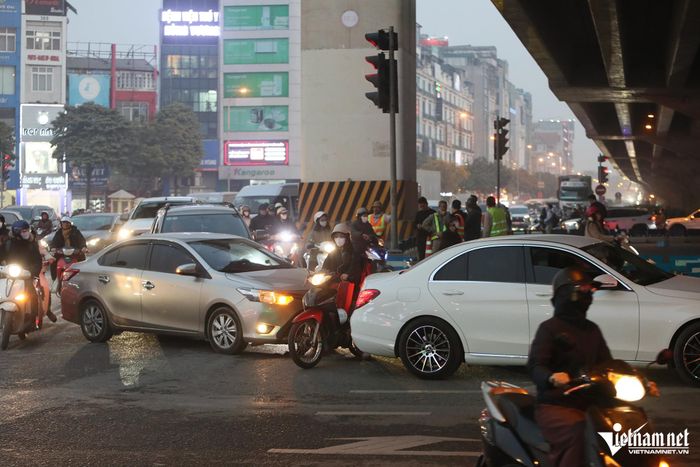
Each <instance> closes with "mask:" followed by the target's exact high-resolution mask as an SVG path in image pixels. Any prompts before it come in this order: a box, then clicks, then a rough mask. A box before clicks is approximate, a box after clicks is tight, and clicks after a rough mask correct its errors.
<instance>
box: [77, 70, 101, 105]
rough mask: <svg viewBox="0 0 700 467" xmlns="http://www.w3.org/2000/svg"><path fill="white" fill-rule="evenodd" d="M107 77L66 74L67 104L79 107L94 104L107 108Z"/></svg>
mask: <svg viewBox="0 0 700 467" xmlns="http://www.w3.org/2000/svg"><path fill="white" fill-rule="evenodd" d="M109 84H110V76H109V75H97V74H91V75H80V74H75V73H69V74H68V104H69V105H80V104H84V103H86V102H94V103H95V104H97V105H101V106H103V107H109Z"/></svg>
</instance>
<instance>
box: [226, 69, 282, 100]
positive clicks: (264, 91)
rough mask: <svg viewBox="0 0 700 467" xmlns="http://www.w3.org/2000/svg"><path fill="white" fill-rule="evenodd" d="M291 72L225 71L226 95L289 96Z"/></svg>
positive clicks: (229, 96) (231, 96)
mask: <svg viewBox="0 0 700 467" xmlns="http://www.w3.org/2000/svg"><path fill="white" fill-rule="evenodd" d="M288 96H289V73H286V72H260V73H224V97H225V98H234V97H288Z"/></svg>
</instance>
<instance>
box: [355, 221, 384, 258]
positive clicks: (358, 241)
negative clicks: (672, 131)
mask: <svg viewBox="0 0 700 467" xmlns="http://www.w3.org/2000/svg"><path fill="white" fill-rule="evenodd" d="M350 232H351V236H350V238H351V240H352V246H353V248H355V250H357V251H361V252H364V251H365V250H367V247H368V246H369V245H370V244H372V243H377V242H378V241H379V239H378V238H377V235H376V234H375V233H374V229H373V228H372V226H371V225H369V222H367V223H365V222H362V221H361V220H360V219H355V220H354V221H353V222H352V224H350ZM363 234H365V235H367V236H368V237H369V240H365V239H364V238H363V237H362V235H363Z"/></svg>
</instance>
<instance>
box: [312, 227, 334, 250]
mask: <svg viewBox="0 0 700 467" xmlns="http://www.w3.org/2000/svg"><path fill="white" fill-rule="evenodd" d="M330 241H331V228H330V226H326V227H321V226H320V225H319V224H314V228H313V229H311V232H309V236H308V237H306V247H307V248H313V247H314V246H315V245H319V244H321V243H323V242H330Z"/></svg>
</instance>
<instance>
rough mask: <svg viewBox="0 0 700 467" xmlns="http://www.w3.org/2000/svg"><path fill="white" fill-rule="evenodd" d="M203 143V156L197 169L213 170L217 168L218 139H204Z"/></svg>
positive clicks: (202, 170) (203, 170)
mask: <svg viewBox="0 0 700 467" xmlns="http://www.w3.org/2000/svg"><path fill="white" fill-rule="evenodd" d="M203 144H204V158H203V159H202V161H201V162H200V163H199V168H198V169H197V170H199V171H201V172H209V171H212V172H215V171H216V170H218V168H219V159H220V157H219V140H218V139H205V140H204V141H203Z"/></svg>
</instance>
